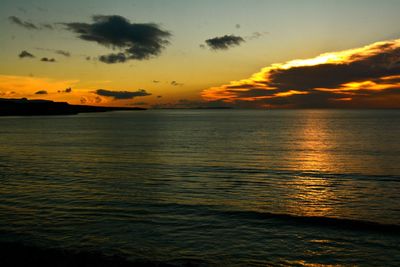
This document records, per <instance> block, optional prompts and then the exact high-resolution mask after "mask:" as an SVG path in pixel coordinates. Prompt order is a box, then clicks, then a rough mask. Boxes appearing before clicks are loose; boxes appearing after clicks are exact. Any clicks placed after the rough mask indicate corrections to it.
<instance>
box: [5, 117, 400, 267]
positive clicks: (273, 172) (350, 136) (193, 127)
mask: <svg viewBox="0 0 400 267" xmlns="http://www.w3.org/2000/svg"><path fill="white" fill-rule="evenodd" d="M399 137H400V110H148V111H134V112H112V113H97V114H80V115H77V116H57V117H3V118H0V183H1V186H0V233H1V234H0V241H20V242H24V243H29V244H34V245H36V246H40V247H44V248H46V247H56V248H65V249H74V250H82V251H100V252H102V253H105V254H110V255H112V254H120V255H125V256H126V257H127V258H129V259H133V260H134V259H150V260H157V261H165V262H185V261H194V262H199V263H201V264H203V265H205V266H264V265H276V266H287V265H294V266H323V265H333V266H335V265H338V266H341V265H344V266H354V265H360V266H398V264H399V263H400V142H399Z"/></svg>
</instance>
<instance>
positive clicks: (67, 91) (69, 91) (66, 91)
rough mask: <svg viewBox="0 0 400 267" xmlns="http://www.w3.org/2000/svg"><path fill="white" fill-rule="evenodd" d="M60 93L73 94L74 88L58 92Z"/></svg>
mask: <svg viewBox="0 0 400 267" xmlns="http://www.w3.org/2000/svg"><path fill="white" fill-rule="evenodd" d="M58 92H59V93H67V94H68V93H72V88H71V87H69V88H67V89H65V90H58Z"/></svg>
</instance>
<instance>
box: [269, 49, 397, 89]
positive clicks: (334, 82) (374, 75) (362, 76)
mask: <svg viewBox="0 0 400 267" xmlns="http://www.w3.org/2000/svg"><path fill="white" fill-rule="evenodd" d="M382 52H383V51H382ZM393 59H394V61H392V60H393ZM392 75H400V47H399V48H396V49H393V50H390V51H385V52H383V53H378V54H374V55H371V56H368V57H365V58H362V59H359V60H356V61H353V62H349V63H346V64H319V65H315V66H301V67H293V68H290V69H287V70H282V69H277V70H274V71H272V72H270V81H269V85H270V86H273V87H277V88H279V89H280V90H309V89H314V88H338V87H339V86H341V85H342V84H344V83H349V82H360V81H365V80H374V79H379V78H380V77H384V76H392Z"/></svg>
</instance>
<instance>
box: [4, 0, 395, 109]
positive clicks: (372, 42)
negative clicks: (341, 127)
mask: <svg viewBox="0 0 400 267" xmlns="http://www.w3.org/2000/svg"><path fill="white" fill-rule="evenodd" d="M399 10H400V1H398V0H381V1H371V0H330V1H328V0H315V1H314V0H219V1H209V0H201V1H200V0H199V1H194V0H146V1H138V0H137V1H135V0H115V1H108V0H85V1H77V0H70V1H59V0H29V1H28V0H0V20H1V23H0V32H1V33H2V34H1V35H0V97H2V98H22V97H26V98H28V99H49V100H54V101H66V102H68V103H71V104H90V105H103V106H143V107H150V108H151V107H155V108H160V107H161V108H162V107H178V108H180V107H199V106H202V107H216V106H218V107H219V106H232V107H243V108H400V39H399V38H400V26H399V25H400V17H399V16H398V11H399Z"/></svg>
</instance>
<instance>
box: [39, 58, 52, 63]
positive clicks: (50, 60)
mask: <svg viewBox="0 0 400 267" xmlns="http://www.w3.org/2000/svg"><path fill="white" fill-rule="evenodd" d="M40 61H42V62H50V63H53V62H56V60H55V59H54V58H47V57H42V58H41V59H40Z"/></svg>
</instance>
